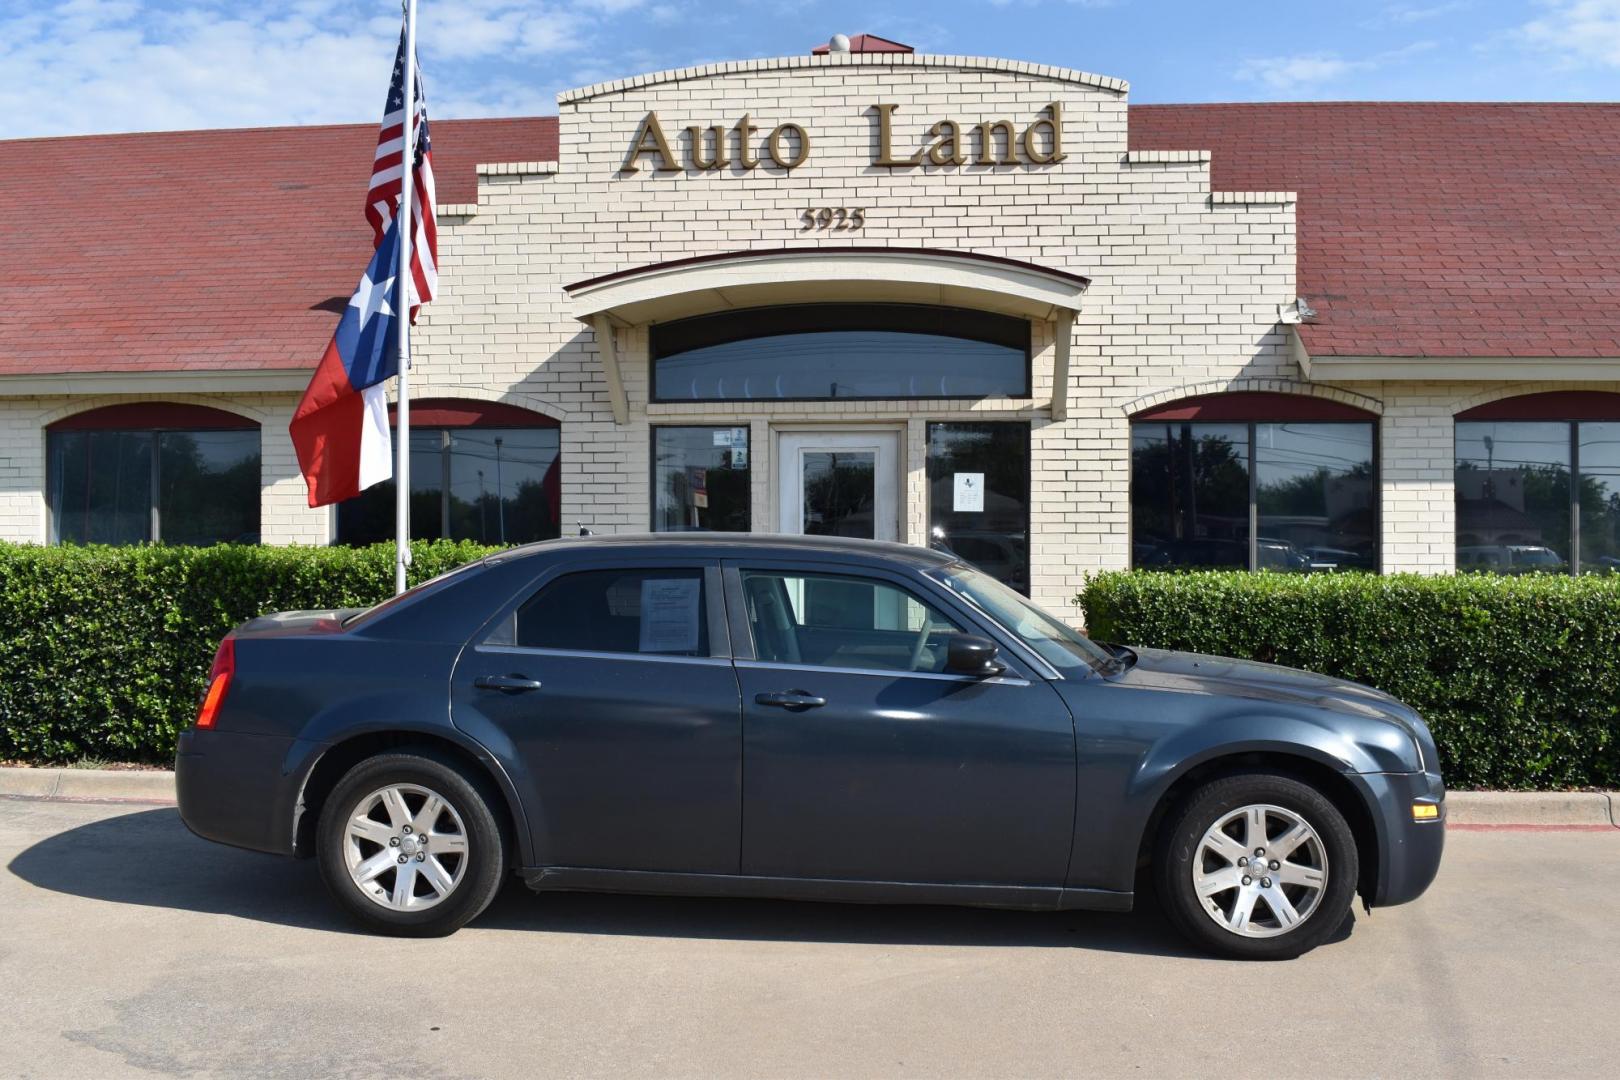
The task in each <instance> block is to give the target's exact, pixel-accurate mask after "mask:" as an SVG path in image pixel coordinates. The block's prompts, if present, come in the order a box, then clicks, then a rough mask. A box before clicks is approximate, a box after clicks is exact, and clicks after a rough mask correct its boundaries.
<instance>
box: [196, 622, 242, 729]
mask: <svg viewBox="0 0 1620 1080" xmlns="http://www.w3.org/2000/svg"><path fill="white" fill-rule="evenodd" d="M235 672H236V639H235V638H232V637H227V638H225V639H224V640H223V641H221V642H220V643H219V648H218V649H216V650H214V666H213V667H211V668H209V669H208V692H207V693H206V694H204V695H203V699H202V706H201V707H200V708H198V709H197V726H198V727H200V728H211V727H213V726H214V719H215V718H216V717H217V716H218V715H219V707H220V705H221V704H222V703H223V702H224V700H225V691H226V690H229V689H230V686H231V676H232V675H233V674H235Z"/></svg>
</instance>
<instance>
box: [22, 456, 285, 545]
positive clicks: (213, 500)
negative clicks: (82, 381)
mask: <svg viewBox="0 0 1620 1080" xmlns="http://www.w3.org/2000/svg"><path fill="white" fill-rule="evenodd" d="M49 457H50V464H49V471H50V487H49V491H50V511H51V527H52V533H53V538H54V539H55V540H56V541H58V542H67V543H94V544H136V543H144V542H147V541H156V542H159V543H165V544H196V545H204V544H218V543H236V544H254V543H258V540H259V482H260V478H259V432H258V431H257V430H256V429H255V430H229V431H206V430H198V431H107V430H93V431H53V432H51V433H50V436H49ZM154 459H155V460H154Z"/></svg>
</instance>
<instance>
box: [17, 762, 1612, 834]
mask: <svg viewBox="0 0 1620 1080" xmlns="http://www.w3.org/2000/svg"><path fill="white" fill-rule="evenodd" d="M0 796H11V797H13V798H25V799H70V800H75V801H86V802H143V803H173V802H174V801H175V800H174V773H173V772H171V771H169V770H167V769H163V770H156V769H154V770H130V769H32V768H28V767H26V766H16V765H12V766H5V767H0ZM1614 804H1615V800H1614V796H1613V794H1612V793H1609V792H1602V791H1453V792H1451V793H1450V794H1448V795H1447V796H1446V816H1447V820H1448V821H1450V823H1451V824H1453V825H1486V826H1490V825H1496V826H1513V825H1531V826H1544V827H1546V826H1551V827H1558V826H1578V827H1582V828H1593V827H1596V826H1607V827H1609V828H1620V817H1617V816H1616V808H1615V805H1614Z"/></svg>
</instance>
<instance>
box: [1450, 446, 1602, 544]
mask: <svg viewBox="0 0 1620 1080" xmlns="http://www.w3.org/2000/svg"><path fill="white" fill-rule="evenodd" d="M1456 498H1457V568H1458V569H1459V570H1475V571H1489V572H1494V573H1500V574H1524V573H1538V572H1540V573H1569V572H1571V571H1572V570H1575V569H1577V568H1578V569H1579V571H1580V572H1581V573H1587V574H1591V573H1598V574H1602V573H1615V572H1616V571H1620V422H1617V421H1601V420H1599V421H1589V420H1581V421H1561V420H1497V421H1484V420H1469V421H1458V423H1457V472H1456Z"/></svg>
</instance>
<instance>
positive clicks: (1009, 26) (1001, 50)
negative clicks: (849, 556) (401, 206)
mask: <svg viewBox="0 0 1620 1080" xmlns="http://www.w3.org/2000/svg"><path fill="white" fill-rule="evenodd" d="M418 11H419V16H418V23H419V31H418V33H419V49H418V52H419V54H420V56H421V58H422V66H423V71H424V74H425V78H426V81H427V88H428V103H429V109H430V115H433V116H437V117H453V116H456V117H458V116H519V115H549V114H553V113H555V112H556V101H555V99H556V94H557V92H558V91H560V90H565V89H569V88H571V87H576V86H585V85H589V84H591V83H594V82H599V81H602V80H606V79H613V78H620V77H623V76H626V75H634V74H639V73H642V72H647V71H656V70H660V69H663V68H672V67H684V66H686V65H689V64H700V63H709V62H712V61H718V60H737V59H748V58H752V57H761V56H783V55H793V54H801V53H806V52H808V51H809V50H810V48H811V47H812V46H814V45H817V44H820V43H822V42H825V41H826V40H827V39H828V38H829V37H830V36H831V35H832V34H834V33H838V32H842V33H847V34H856V33H861V32H870V33H875V34H880V35H882V36H884V37H888V38H892V39H894V40H898V41H903V42H905V43H906V44H908V45H912V46H914V47H915V48H916V49H917V50H918V51H919V52H939V53H955V54H968V55H981V56H997V57H1007V58H1011V59H1018V60H1031V61H1035V62H1037V63H1046V64H1057V65H1062V66H1065V67H1072V68H1080V69H1082V70H1085V71H1091V72H1096V73H1098V74H1102V75H1112V76H1117V77H1119V78H1123V79H1126V80H1128V81H1129V82H1130V84H1131V100H1133V101H1140V102H1195V101H1277V100H1295V101H1297V100H1616V99H1620V0H1408V2H1397V3H1385V2H1382V0H1340V2H1320V0H1292V2H1282V3H1275V2H1271V0H1227V2H1224V3H1222V2H1220V0H929V2H919V0H848V2H846V0H728V2H720V0H418ZM398 34H399V6H398V0H264V2H261V3H257V4H254V3H248V2H245V0H0V138H20V137H28V136H42V135H74V134H88V133H96V132H111V131H150V130H165V129H186V128H212V127H252V126H262V125H276V124H319V123H350V122H375V121H376V119H377V118H378V116H379V115H380V113H381V110H382V103H383V96H384V93H385V91H386V89H387V86H386V82H385V80H386V78H387V73H388V68H389V65H390V64H391V62H392V59H393V53H394V45H395V42H396V41H397V38H398Z"/></svg>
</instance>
